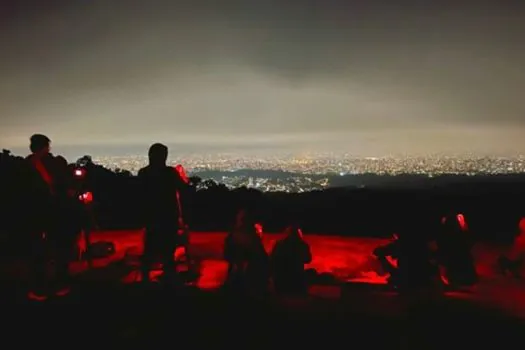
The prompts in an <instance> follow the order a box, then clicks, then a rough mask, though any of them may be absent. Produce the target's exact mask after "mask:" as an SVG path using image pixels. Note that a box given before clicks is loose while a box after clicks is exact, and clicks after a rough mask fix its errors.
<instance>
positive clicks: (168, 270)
mask: <svg viewBox="0 0 525 350" xmlns="http://www.w3.org/2000/svg"><path fill="white" fill-rule="evenodd" d="M162 234H163V236H162V242H161V247H160V250H161V255H162V256H161V258H162V271H163V274H164V277H167V278H173V277H175V276H176V272H177V270H176V268H177V267H176V262H175V257H174V255H175V249H176V247H177V230H176V228H175V229H173V228H167V229H165V230H163V232H162Z"/></svg>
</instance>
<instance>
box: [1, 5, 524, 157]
mask: <svg viewBox="0 0 525 350" xmlns="http://www.w3.org/2000/svg"><path fill="white" fill-rule="evenodd" d="M31 3H33V6H31ZM35 3H36V2H30V1H21V2H9V3H8V2H6V4H8V5H9V4H11V5H10V6H6V7H4V11H3V13H2V16H3V17H2V18H3V19H5V21H3V22H2V23H3V25H2V28H0V29H1V30H2V34H1V35H0V50H1V52H2V55H0V76H2V80H0V115H1V118H2V119H1V121H0V128H1V131H0V138H1V139H2V140H5V141H4V142H3V143H5V144H6V145H8V146H10V145H18V144H22V143H25V142H26V139H27V135H28V134H30V133H32V132H33V130H35V129H38V130H42V129H46V130H47V131H46V132H49V133H50V134H52V135H53V137H54V139H55V140H57V141H56V142H59V143H60V142H62V143H132V142H133V143H135V142H139V143H142V142H150V141H151V140H155V139H160V140H165V141H178V140H183V141H184V142H195V143H202V142H210V143H211V144H214V143H215V144H219V143H220V144H226V143H232V142H233V143H234V144H235V143H237V144H238V145H240V146H241V145H245V144H246V143H249V142H250V140H252V141H253V140H256V139H261V140H264V142H267V143H274V144H281V145H282V146H283V147H293V146H294V145H296V146H297V147H299V148H305V147H308V148H316V147H318V148H322V147H334V148H345V147H349V148H350V150H352V151H354V152H361V153H367V152H369V151H370V152H385V150H392V149H397V150H399V151H404V152H410V151H413V150H415V149H417V151H418V152H422V151H433V152H435V151H445V150H447V147H448V146H447V147H445V146H444V144H448V145H452V144H453V145H454V147H455V149H459V150H462V149H463V150H471V149H472V148H473V147H474V149H478V150H480V151H483V152H491V151H494V152H501V151H502V150H505V151H507V150H516V151H519V152H525V141H522V138H520V137H518V136H517V134H516V131H517V130H519V131H525V105H524V104H523V103H522V101H521V91H523V89H524V88H525V69H523V62H525V48H524V44H523V40H522V37H521V36H522V33H524V32H525V13H524V11H523V5H521V4H520V2H518V1H499V2H497V3H496V2H493V1H490V2H489V1H477V2H475V3H474V2H468V3H467V2H464V3H461V2H457V1H456V2H447V1H440V2H435V4H434V5H432V4H430V3H429V2H425V4H423V2H421V1H401V2H396V4H394V2H392V1H386V0H384V1H366V2H365V1H335V0H334V1H332V0H324V1H307V0H303V1H295V0H290V1H286V2H284V1H279V2H277V1H273V0H272V1H269V0H267V1H237V2H234V1H226V2H218V1H197V0H195V1H187V2H181V1H167V0H166V1H135V0H133V1H110V0H104V1H102V0H95V1H81V0H78V1H73V0H72V1H63V2H62V1H50V2H45V5H44V4H43V2H38V5H34V4H35ZM437 131H439V132H437ZM465 133H468V137H466V136H460V135H466V134H465ZM407 135H412V136H408V139H407ZM350 138H351V139H352V140H353V141H352V142H350V141H349V139H350ZM416 139H417V144H416ZM370 140H373V141H370ZM320 143H322V144H323V146H321V145H320ZM240 146H239V147H240Z"/></svg>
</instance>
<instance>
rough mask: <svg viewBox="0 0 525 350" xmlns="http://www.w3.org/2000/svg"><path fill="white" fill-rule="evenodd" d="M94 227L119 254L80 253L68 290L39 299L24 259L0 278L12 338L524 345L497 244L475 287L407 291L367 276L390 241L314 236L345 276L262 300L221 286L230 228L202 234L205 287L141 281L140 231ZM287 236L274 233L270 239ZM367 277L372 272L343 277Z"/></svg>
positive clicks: (480, 262)
mask: <svg viewBox="0 0 525 350" xmlns="http://www.w3.org/2000/svg"><path fill="white" fill-rule="evenodd" d="M94 238H95V240H110V241H113V242H114V243H115V244H116V246H117V253H116V254H115V256H113V257H112V258H111V259H107V260H108V261H102V260H101V261H97V262H96V264H95V265H96V267H97V268H96V269H94V270H92V271H86V270H85V268H84V267H82V266H81V265H82V264H80V263H77V264H73V265H74V266H72V269H73V270H74V271H77V272H78V276H77V278H76V281H75V284H74V286H73V287H74V288H73V290H72V293H71V294H70V295H69V296H67V297H63V298H60V299H55V300H53V299H51V300H49V301H46V302H44V303H37V302H29V301H28V300H27V299H26V298H25V291H26V290H25V288H24V287H23V285H24V279H23V278H22V277H23V275H24V274H23V273H21V272H20V271H18V270H19V269H18V268H14V269H11V268H9V269H7V270H6V271H4V272H6V273H4V274H2V276H4V277H2V280H1V282H0V283H1V284H2V288H0V310H1V317H2V321H3V324H4V326H3V327H2V341H3V342H4V343H3V344H2V345H4V347H6V348H7V347H8V346H7V345H5V344H9V345H11V346H10V347H14V346H16V347H17V348H22V347H24V345H27V346H31V348H34V347H35V345H37V346H39V347H58V346H62V345H64V346H68V347H70V348H71V347H75V348H77V347H79V346H80V347H85V346H86V345H90V346H93V347H96V348H105V347H109V346H113V347H115V346H117V347H118V348H125V347H128V346H133V345H140V346H146V347H148V348H154V347H155V346H162V347H168V346H169V347H172V348H178V347H179V348H180V347H183V346H191V347H193V348H207V349H213V348H217V347H219V348H221V347H223V346H225V345H229V346H231V347H233V348H244V349H247V350H248V349H251V348H268V347H270V346H273V347H275V348H277V347H280V346H286V347H288V348H289V349H293V348H296V347H298V346H305V347H306V348H320V347H325V348H326V349H321V350H329V349H330V348H331V347H337V348H340V347H345V348H349V349H351V348H382V349H389V348H392V349H397V348H401V349H405V348H410V349H422V350H424V349H445V348H454V347H459V346H461V347H464V348H466V347H468V348H477V349H483V348H484V347H491V348H494V349H496V348H502V347H512V348H516V347H520V346H521V344H523V340H525V324H524V323H525V322H524V321H523V320H525V318H524V317H522V316H523V315H525V287H524V285H523V283H522V282H521V281H512V280H509V279H508V278H504V277H501V276H497V274H495V272H494V271H493V269H492V265H493V263H494V262H495V260H496V257H497V252H496V251H493V250H494V249H488V248H490V247H485V246H480V247H477V248H476V249H475V251H474V253H475V257H476V261H477V268H478V272H479V273H480V276H481V282H480V285H479V286H478V288H477V290H476V291H474V292H472V293H470V294H465V293H446V295H442V294H435V293H434V294H432V295H431V294H430V293H420V294H419V295H412V296H399V295H397V294H396V293H393V292H389V291H387V290H386V286H385V285H384V284H382V283H380V282H382V280H381V279H379V278H377V276H372V277H367V276H368V274H366V272H369V271H368V270H369V269H370V266H368V264H367V259H368V258H369V255H370V252H371V250H372V249H373V247H374V246H376V245H377V244H379V243H381V242H377V241H375V240H367V239H363V238H341V237H327V236H322V237H321V236H315V235H308V236H307V240H308V241H309V243H310V245H311V247H312V252H313V255H314V260H313V262H312V264H311V266H309V267H312V268H315V269H316V270H317V271H319V272H328V273H331V274H333V275H334V276H335V277H336V278H337V280H338V281H339V282H337V283H332V284H329V285H316V286H313V288H312V289H311V290H310V294H311V296H310V297H308V298H303V299H301V298H295V299H281V298H277V297H275V296H272V295H270V296H267V297H265V298H258V299H254V298H247V297H239V296H234V295H231V294H230V295H227V294H226V293H225V292H224V291H221V290H220V289H217V287H218V286H220V285H221V284H222V283H223V282H224V277H225V272H226V265H225V263H224V262H223V261H222V259H221V247H222V246H221V244H222V242H223V240H224V235H223V234H214V233H195V234H192V236H191V243H192V244H191V250H192V253H193V255H195V256H196V257H197V258H198V260H199V261H201V277H200V278H199V280H198V283H197V285H198V286H199V287H200V289H197V288H191V287H184V288H180V287H179V288H174V287H168V286H163V285H160V284H154V285H150V286H143V285H142V284H141V283H134V282H135V281H137V280H139V279H138V278H137V277H136V275H137V274H136V271H135V270H136V267H133V266H129V265H128V263H131V262H133V259H131V260H130V261H128V260H129V259H126V258H125V257H126V254H127V253H126V252H130V254H139V253H140V251H141V239H140V233H138V232H104V233H100V234H97V235H94ZM276 238H277V236H276V235H265V245H267V246H268V249H270V248H271V245H272V244H273V242H274V241H275V239H276ZM22 270H23V269H22ZM82 271H83V272H82ZM7 272H11V273H9V274H7ZM363 273H364V274H363ZM359 276H360V278H359V279H360V280H365V281H367V283H361V284H358V283H347V284H344V282H345V281H349V280H354V281H355V280H356V277H359ZM364 277H366V278H364ZM8 286H10V287H8ZM16 286H19V287H16ZM517 317H521V320H519V319H518V318H517Z"/></svg>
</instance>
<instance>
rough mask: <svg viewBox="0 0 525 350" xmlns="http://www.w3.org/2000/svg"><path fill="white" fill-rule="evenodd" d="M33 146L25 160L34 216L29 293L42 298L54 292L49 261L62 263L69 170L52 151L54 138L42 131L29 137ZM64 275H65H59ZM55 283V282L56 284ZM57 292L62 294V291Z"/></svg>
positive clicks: (30, 212) (31, 209) (28, 202)
mask: <svg viewBox="0 0 525 350" xmlns="http://www.w3.org/2000/svg"><path fill="white" fill-rule="evenodd" d="M29 148H30V150H31V155H29V156H28V157H27V158H26V160H27V162H28V165H29V174H30V177H29V178H30V180H29V182H30V183H29V184H28V190H29V191H28V195H29V196H28V198H27V199H28V201H27V209H28V211H29V217H30V218H31V222H32V224H31V227H30V235H31V241H32V262H31V276H30V278H31V291H30V293H29V297H30V298H32V299H36V300H43V299H45V298H47V297H48V295H49V292H51V285H50V280H49V278H48V273H47V271H48V264H49V262H50V260H54V262H55V266H56V265H57V264H58V265H62V261H61V259H60V258H59V255H57V254H56V252H57V242H59V241H60V240H61V239H62V237H61V230H60V227H61V222H60V220H61V219H62V215H61V210H60V203H61V199H62V198H63V197H64V196H65V195H66V193H65V191H66V185H65V178H66V176H67V175H66V172H65V171H63V169H62V168H61V167H60V165H59V162H58V161H57V159H56V158H55V157H54V156H53V155H52V154H51V140H50V139H49V138H48V137H47V136H45V135H41V134H35V135H33V136H31V138H30V147H29ZM57 277H58V278H63V277H64V276H63V275H59V276H57ZM55 287H56V286H55ZM55 292H57V293H59V294H62V291H57V290H55Z"/></svg>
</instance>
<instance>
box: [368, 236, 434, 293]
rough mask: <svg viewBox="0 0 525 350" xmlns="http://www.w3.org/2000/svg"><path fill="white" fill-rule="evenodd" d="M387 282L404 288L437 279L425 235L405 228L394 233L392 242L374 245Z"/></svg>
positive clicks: (426, 283) (428, 283)
mask: <svg viewBox="0 0 525 350" xmlns="http://www.w3.org/2000/svg"><path fill="white" fill-rule="evenodd" d="M373 255H375V256H376V257H377V259H378V260H379V262H380V264H381V266H382V268H383V269H384V270H385V272H388V273H389V274H390V277H389V280H388V282H389V284H390V285H392V286H393V287H395V288H396V289H400V290H406V289H412V288H417V287H424V286H430V285H432V284H433V283H434V281H435V280H436V279H437V269H436V267H435V266H434V265H433V264H432V260H431V253H430V248H429V246H428V242H427V239H426V238H425V237H424V236H423V235H419V234H418V233H417V232H411V231H408V232H407V231H405V232H403V233H400V234H397V235H395V236H394V239H393V240H392V242H391V243H389V244H387V245H384V246H380V247H377V248H376V249H374V252H373Z"/></svg>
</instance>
